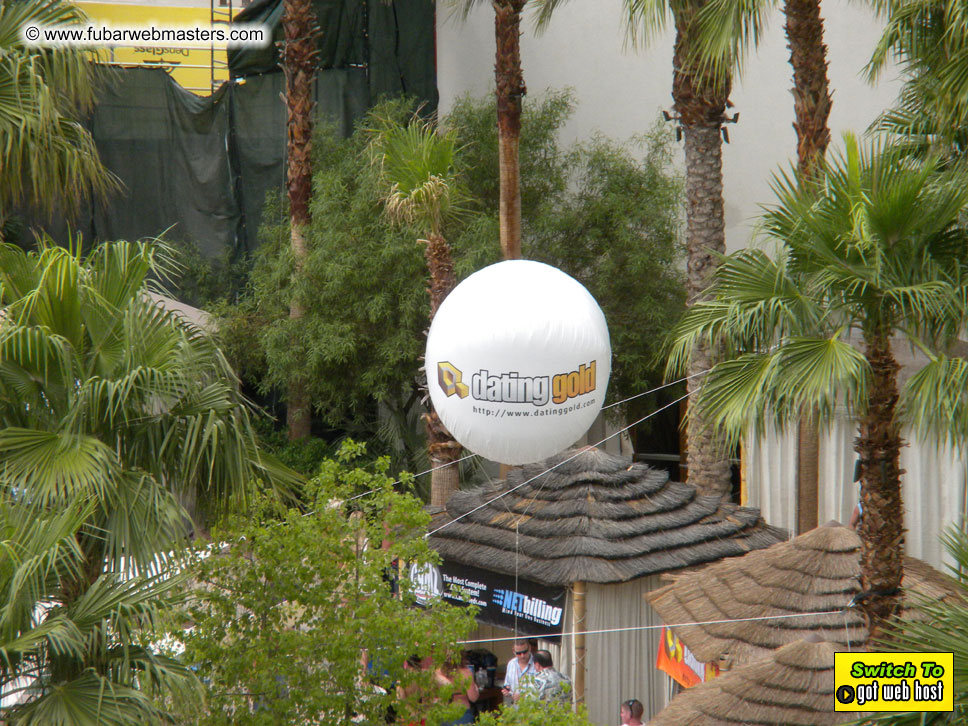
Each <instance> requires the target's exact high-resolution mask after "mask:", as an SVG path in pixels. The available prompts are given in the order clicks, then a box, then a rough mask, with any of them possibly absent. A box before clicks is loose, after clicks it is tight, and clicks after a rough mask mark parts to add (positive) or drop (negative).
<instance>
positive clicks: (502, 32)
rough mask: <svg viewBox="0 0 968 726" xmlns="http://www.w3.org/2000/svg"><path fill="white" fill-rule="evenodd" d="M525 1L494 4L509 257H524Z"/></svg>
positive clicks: (504, 247) (503, 229)
mask: <svg viewBox="0 0 968 726" xmlns="http://www.w3.org/2000/svg"><path fill="white" fill-rule="evenodd" d="M524 4H525V0H501V1H500V2H495V4H494V37H495V40H496V44H497V55H496V60H495V64H494V80H495V85H496V87H497V134H498V135H497V138H498V165H499V169H500V174H501V199H500V234H501V253H502V254H503V256H504V259H505V260H519V259H521V183H520V172H521V167H520V162H519V159H518V147H519V143H520V139H521V99H522V98H523V97H524V94H525V93H527V90H526V88H525V85H524V76H523V74H522V72H521V11H522V10H523V9H524Z"/></svg>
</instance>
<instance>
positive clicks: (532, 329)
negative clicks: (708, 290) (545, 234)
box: [426, 260, 611, 464]
mask: <svg viewBox="0 0 968 726" xmlns="http://www.w3.org/2000/svg"><path fill="white" fill-rule="evenodd" d="M426 362H427V383H428V386H429V388H430V397H431V399H432V400H433V404H434V407H435V408H436V410H437V413H438V415H439V416H440V420H441V421H442V422H443V424H444V426H446V427H447V429H448V430H449V431H450V432H451V434H453V436H454V438H455V439H457V441H459V442H460V443H461V444H462V445H463V446H464V447H465V448H467V449H469V450H470V451H473V452H474V453H475V454H480V455H481V456H483V457H485V458H487V459H491V460H493V461H499V462H501V463H504V464H528V463H531V462H533V461H539V460H541V459H545V458H547V457H549V456H551V455H553V454H557V453H558V452H559V451H562V450H564V449H566V448H567V447H569V446H571V445H572V444H574V443H575V441H577V440H578V439H579V438H581V436H582V435H584V434H585V432H586V431H588V427H589V426H591V424H592V422H593V421H594V420H595V417H596V416H597V415H598V412H599V411H600V410H601V407H602V402H603V401H604V400H605V389H606V387H607V386H608V376H609V373H610V371H611V346H610V344H609V339H608V326H607V325H606V324H605V316H604V315H603V314H602V310H601V308H599V307H598V303H596V302H595V299H594V298H593V297H592V296H591V295H590V294H589V293H588V290H586V289H585V288H584V287H583V286H582V285H581V283H579V282H578V281H577V280H575V279H574V278H572V277H569V276H568V275H566V274H565V273H564V272H562V271H561V270H558V269H556V268H554V267H551V266H549V265H545V264H542V263H540V262H531V261H527V260H509V261H506V262H499V263H498V264H496V265H491V266H490V267H486V268H484V269H483V270H480V271H478V272H476V273H474V274H473V275H471V276H470V277H468V278H467V279H466V280H464V281H463V282H462V283H461V284H460V285H458V286H457V287H456V288H455V289H454V290H453V292H451V293H450V295H448V296H447V299H446V300H444V302H443V304H442V305H441V306H440V309H439V310H438V311H437V315H436V316H434V320H433V323H432V324H431V326H430V334H429V336H428V338H427V356H426Z"/></svg>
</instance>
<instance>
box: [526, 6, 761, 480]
mask: <svg viewBox="0 0 968 726" xmlns="http://www.w3.org/2000/svg"><path fill="white" fill-rule="evenodd" d="M713 1H714V0H623V2H624V5H625V9H626V12H627V16H628V23H627V27H628V32H629V35H630V37H631V38H632V40H633V42H639V41H640V40H645V39H648V38H650V37H653V36H655V35H656V34H658V33H659V32H660V31H661V30H662V29H663V28H664V27H665V24H666V22H667V20H668V17H669V15H670V14H671V16H672V18H673V20H674V22H675V28H676V39H675V46H674V49H673V54H674V55H673V61H672V63H673V73H672V99H673V104H674V109H675V113H676V119H677V122H678V124H679V128H680V129H681V134H682V137H683V139H684V148H685V157H686V181H685V188H686V249H687V256H688V259H687V267H686V292H687V298H688V299H687V305H694V304H696V303H697V302H698V301H700V300H701V299H702V298H703V295H704V291H705V290H706V288H707V286H708V285H709V282H710V280H711V279H712V275H713V272H714V271H715V269H716V266H717V261H718V259H719V255H721V254H723V253H724V252H725V251H726V237H725V229H724V222H723V172H722V169H723V157H722V143H723V138H722V134H723V123H724V121H726V116H725V112H726V107H727V105H728V103H729V93H730V89H731V87H732V78H733V72H734V71H735V70H736V68H737V67H738V63H739V56H738V54H736V53H735V52H734V50H735V49H736V48H737V47H739V45H740V44H732V43H731V44H728V45H727V47H726V48H725V50H724V52H723V54H722V55H721V57H720V58H719V60H718V61H717V62H715V63H711V62H709V60H708V59H705V58H703V57H701V55H700V50H701V49H702V47H703V43H704V42H706V39H705V38H704V33H708V30H707V29H706V27H705V26H704V24H703V23H702V22H701V19H702V12H703V10H704V8H705V7H706V6H707V5H709V4H710V3H711V2H713ZM563 2H565V0H536V5H537V7H538V9H539V11H538V17H537V20H538V27H539V28H540V27H543V26H544V25H546V24H547V23H548V22H549V21H550V19H551V16H552V14H553V13H554V11H555V9H556V8H558V7H559V6H560V5H561V4H562V3H563ZM751 5H752V7H753V8H757V7H758V6H759V3H753V4H751V3H733V5H732V7H733V8H734V9H735V12H736V14H737V18H736V22H738V23H739V24H740V25H744V24H748V23H751V22H756V18H757V17H758V13H759V12H761V10H759V9H757V10H756V13H755V14H754V17H753V19H752V20H751V19H750V18H747V16H746V13H747V12H748V11H749V10H750V8H751ZM735 24H736V23H735V22H734V25H735ZM691 354H692V358H691V361H690V364H689V366H688V372H689V374H690V375H693V376H696V375H698V374H699V373H700V372H702V371H704V370H706V369H708V368H709V367H710V366H711V365H712V361H713V360H714V359H715V357H716V347H715V343H713V344H712V347H710V346H708V345H706V344H705V343H703V344H701V345H698V346H696V347H695V348H693V349H692V351H691ZM699 386H700V380H699V378H697V377H692V378H690V380H689V382H688V391H689V393H690V394H691V395H692V394H694V393H695V392H696V391H697V390H698V388H699ZM686 436H687V449H688V481H689V482H690V483H692V484H695V485H696V486H697V487H698V488H699V489H700V490H702V491H704V492H705V493H707V494H715V495H718V496H721V497H728V496H729V493H730V488H731V484H730V478H731V472H730V462H729V458H728V456H727V449H726V446H725V444H724V442H723V441H721V440H720V439H719V437H718V436H717V435H716V433H715V430H714V429H713V428H712V427H711V426H709V425H707V422H706V421H704V420H703V418H702V416H701V415H700V414H699V413H698V412H696V411H694V410H691V411H690V414H689V417H688V420H687V430H686Z"/></svg>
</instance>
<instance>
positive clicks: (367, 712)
mask: <svg viewBox="0 0 968 726" xmlns="http://www.w3.org/2000/svg"><path fill="white" fill-rule="evenodd" d="M362 452H363V447H362V446H361V445H353V444H347V445H345V446H344V447H343V448H342V449H341V450H340V453H339V456H338V458H337V459H331V460H327V461H326V462H325V463H324V464H323V466H322V468H321V471H320V473H319V475H318V476H317V477H316V478H315V479H313V481H312V482H311V484H310V487H309V492H310V496H311V500H310V505H311V507H312V511H311V512H310V513H308V514H306V513H304V512H302V511H297V510H288V511H280V510H279V509H278V506H277V505H274V504H272V503H264V504H263V506H262V507H259V508H257V509H256V510H255V511H253V512H251V513H249V514H248V515H246V516H242V517H239V518H237V519H233V520H232V521H231V523H230V524H229V525H228V527H227V528H226V529H224V530H220V531H218V532H217V533H216V536H215V539H214V541H215V542H222V543H225V544H223V545H221V546H220V548H215V551H213V552H212V554H211V555H210V556H207V557H205V558H204V559H203V560H202V561H201V563H200V566H199V574H198V580H197V584H196V587H195V589H194V591H193V593H192V605H191V607H190V608H189V609H188V611H187V617H188V618H189V619H190V620H191V623H192V626H191V629H190V631H189V632H188V633H187V634H186V635H185V636H184V638H185V645H186V651H185V655H184V658H185V660H186V662H189V663H192V664H193V665H194V666H195V667H197V669H198V674H199V676H200V677H201V678H202V680H203V681H204V682H205V683H206V685H207V689H208V708H207V709H206V710H205V711H204V712H203V713H201V714H196V715H195V716H194V717H188V716H187V715H186V720H185V721H184V722H185V723H197V724H206V725H211V726H216V725H222V724H225V725H228V724H238V725H240V726H245V725H247V724H252V725H255V724H279V723H305V724H326V725H327V726H340V725H346V726H349V724H353V723H368V724H377V723H384V722H385V721H384V718H385V717H386V716H387V714H388V713H395V714H397V715H399V716H400V718H401V719H402V721H403V723H407V722H408V720H409V718H410V717H411V716H415V717H416V720H419V719H420V718H426V719H427V723H428V724H436V723H438V722H439V721H441V720H443V719H445V718H455V717H456V715H457V714H455V708H454V707H453V706H452V705H451V704H450V698H449V696H450V693H449V692H448V691H446V690H444V691H442V690H441V689H440V687H439V686H436V685H434V678H433V670H432V669H428V670H421V669H420V668H410V667H408V666H407V661H408V659H411V660H413V656H419V658H421V659H422V658H426V657H432V658H433V662H434V663H436V664H438V665H440V664H443V663H445V662H448V661H452V660H453V659H454V658H455V657H456V656H457V655H458V654H457V650H456V649H457V646H456V641H457V640H459V639H460V638H461V637H465V636H466V634H467V633H468V632H469V631H470V629H471V628H472V627H473V622H474V618H473V616H474V613H473V609H472V608H463V607H460V606H454V605H445V604H443V603H442V602H440V601H439V600H437V601H434V602H433V603H432V604H431V605H429V606H428V607H426V608H424V607H419V606H417V605H416V601H415V594H414V591H413V588H412V584H411V582H410V580H409V578H408V577H407V575H406V573H407V567H408V566H411V567H416V568H420V567H421V566H425V565H428V564H430V563H433V562H434V561H435V559H436V557H437V556H436V554H435V553H433V552H432V551H431V550H430V549H429V547H428V546H427V543H426V539H425V538H424V537H423V536H422V534H423V532H425V531H426V528H427V525H428V524H429V515H427V514H426V513H424V512H423V509H422V504H421V502H420V500H419V499H417V498H416V497H414V496H413V495H411V494H406V493H399V492H397V491H395V489H394V482H393V480H392V479H390V478H389V477H388V476H387V475H386V472H387V466H388V461H387V460H386V459H380V460H379V461H377V462H376V464H375V465H374V466H373V467H370V468H364V467H360V466H356V465H355V464H354V460H355V459H357V457H359V456H360V455H361V454H362ZM204 552H205V553H206V554H207V550H204ZM421 696H422V698H423V700H422V701H420V700H419V698H420V697H421Z"/></svg>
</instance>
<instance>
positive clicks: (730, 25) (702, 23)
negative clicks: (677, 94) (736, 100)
mask: <svg viewBox="0 0 968 726" xmlns="http://www.w3.org/2000/svg"><path fill="white" fill-rule="evenodd" d="M775 6H776V0H710V2H707V3H705V4H704V5H703V6H702V8H701V9H700V10H699V12H698V13H697V14H696V20H695V23H696V35H695V38H696V39H695V44H694V45H693V46H692V48H691V50H692V56H691V57H690V59H689V62H690V64H691V65H693V67H695V68H696V69H697V70H698V71H699V73H698V76H699V77H700V78H703V77H708V78H726V77H728V76H730V75H731V74H733V73H737V72H742V68H743V61H744V59H745V57H746V54H747V53H748V52H749V51H750V50H753V49H755V48H756V47H757V45H759V42H760V36H761V35H762V33H763V30H764V29H765V27H766V22H767V19H768V17H769V14H770V12H771V11H772V10H773V8H774V7H775Z"/></svg>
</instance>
